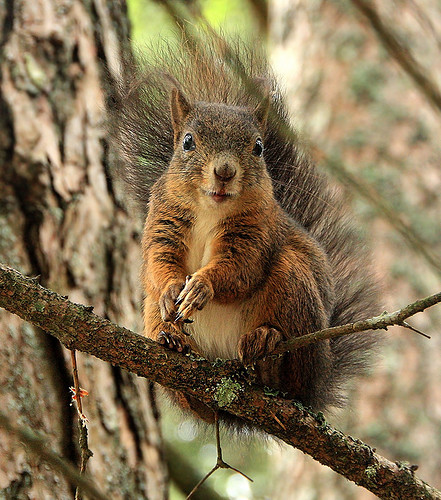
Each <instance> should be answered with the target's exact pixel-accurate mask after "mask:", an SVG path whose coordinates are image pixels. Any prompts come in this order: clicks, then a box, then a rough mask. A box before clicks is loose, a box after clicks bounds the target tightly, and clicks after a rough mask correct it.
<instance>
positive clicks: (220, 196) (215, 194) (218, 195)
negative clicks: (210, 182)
mask: <svg viewBox="0 0 441 500" xmlns="http://www.w3.org/2000/svg"><path fill="white" fill-rule="evenodd" d="M207 194H208V195H209V196H211V198H212V199H213V200H214V201H215V202H216V203H222V202H224V201H225V200H226V199H227V198H230V197H231V196H233V193H227V192H226V191H225V189H221V190H219V191H208V193H207Z"/></svg>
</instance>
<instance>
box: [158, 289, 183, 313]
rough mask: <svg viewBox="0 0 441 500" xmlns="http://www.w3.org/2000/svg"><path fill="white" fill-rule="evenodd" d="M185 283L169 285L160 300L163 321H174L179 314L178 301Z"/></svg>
mask: <svg viewBox="0 0 441 500" xmlns="http://www.w3.org/2000/svg"><path fill="white" fill-rule="evenodd" d="M184 286H185V283H172V284H171V285H169V286H168V287H167V288H166V290H165V291H164V293H163V294H162V295H161V297H160V299H159V310H160V312H161V318H162V321H165V322H170V321H174V320H175V317H176V313H177V305H176V300H177V298H178V296H179V294H180V293H181V291H182V289H183V288H184Z"/></svg>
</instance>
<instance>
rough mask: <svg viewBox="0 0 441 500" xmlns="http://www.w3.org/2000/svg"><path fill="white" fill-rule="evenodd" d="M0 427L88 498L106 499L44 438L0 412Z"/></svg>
mask: <svg viewBox="0 0 441 500" xmlns="http://www.w3.org/2000/svg"><path fill="white" fill-rule="evenodd" d="M0 427H1V428H3V429H5V430H6V431H8V432H9V433H10V434H12V435H14V436H16V437H17V438H18V439H19V440H20V441H21V442H22V443H23V444H25V445H26V448H28V449H29V450H30V451H31V452H32V453H33V454H34V455H36V456H37V457H39V458H40V459H41V460H43V461H44V462H45V463H46V464H48V465H49V466H50V467H52V469H53V470H55V471H57V472H59V473H60V474H62V475H63V476H64V477H65V478H66V480H67V481H68V482H69V483H70V484H73V485H77V486H78V487H81V490H82V491H83V493H85V494H87V495H88V496H89V498H93V499H97V500H106V499H108V497H107V496H105V495H104V494H103V493H101V492H100V491H99V490H98V489H97V488H96V486H95V485H94V484H93V483H92V481H91V480H90V479H89V478H87V477H85V476H84V475H81V474H79V473H78V471H77V470H76V469H75V468H74V467H73V466H72V465H70V464H69V463H68V462H67V461H66V460H64V459H63V458H62V457H60V456H59V455H58V454H57V453H55V452H54V451H52V450H51V449H50V448H49V446H48V443H47V441H46V440H45V439H43V438H41V437H40V436H38V435H37V434H35V433H34V432H33V431H31V429H28V428H26V427H18V426H17V425H15V424H12V423H11V421H10V420H9V419H8V418H7V417H6V415H4V414H3V413H0Z"/></svg>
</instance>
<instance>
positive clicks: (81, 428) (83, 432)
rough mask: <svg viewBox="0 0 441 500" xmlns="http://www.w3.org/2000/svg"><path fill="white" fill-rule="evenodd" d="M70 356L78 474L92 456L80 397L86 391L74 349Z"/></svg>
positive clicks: (79, 494)
mask: <svg viewBox="0 0 441 500" xmlns="http://www.w3.org/2000/svg"><path fill="white" fill-rule="evenodd" d="M70 356H71V360H72V374H73V381H74V388H73V390H72V388H71V390H72V392H73V396H72V400H74V401H75V403H76V406H77V412H78V416H79V419H78V432H79V438H78V441H79V444H80V449H81V464H80V474H84V472H85V471H86V467H87V461H88V460H89V458H90V457H92V456H93V453H92V452H91V450H90V449H89V444H88V439H87V425H86V423H87V418H86V416H85V415H84V413H83V403H82V398H83V396H85V395H87V391H85V390H84V389H81V388H80V382H79V380H78V366H77V358H76V351H75V350H74V349H72V350H71V351H70ZM75 500H81V492H80V488H79V487H77V489H76V491H75Z"/></svg>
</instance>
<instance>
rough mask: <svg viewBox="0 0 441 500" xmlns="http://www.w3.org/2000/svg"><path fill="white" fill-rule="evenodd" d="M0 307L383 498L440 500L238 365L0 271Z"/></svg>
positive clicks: (408, 472) (399, 467)
mask: <svg viewBox="0 0 441 500" xmlns="http://www.w3.org/2000/svg"><path fill="white" fill-rule="evenodd" d="M0 307H3V308H5V309H7V310H8V311H10V312H13V313H15V314H18V315H19V316H20V317H21V318H23V319H25V320H27V321H30V322H31V323H33V324H35V325H37V326H39V327H40V328H42V329H43V330H45V331H46V332H48V333H50V334H51V335H54V336H55V337H57V338H58V339H59V340H60V341H61V342H62V343H63V344H64V345H65V346H66V347H67V348H68V349H76V350H79V351H83V352H86V353H88V354H91V355H93V356H96V357H98V358H100V359H102V360H104V361H107V362H110V363H112V364H114V365H117V366H120V367H121V368H124V369H126V370H129V371H131V372H133V373H135V374H137V375H139V376H142V377H146V378H149V379H150V380H154V381H156V382H158V383H160V384H162V385H164V386H165V387H168V388H169V389H174V390H179V391H183V392H185V393H187V394H189V395H191V396H193V397H195V398H197V399H199V400H200V401H202V402H203V403H205V404H206V405H208V406H210V407H211V408H213V409H219V408H222V409H224V410H226V411H228V412H230V413H231V414H233V415H236V416H238V417H240V418H242V419H243V420H245V421H246V422H249V423H250V424H253V425H255V426H258V427H259V428H260V429H262V430H264V431H266V432H267V433H269V434H272V435H273V436H276V437H278V438H279V439H282V440H283V441H285V442H286V443H287V444H289V445H291V446H294V447H296V448H298V449H300V450H302V451H303V452H304V453H307V454H309V455H311V456H312V457H313V458H315V459H316V460H318V461H319V462H321V463H322V464H324V465H327V466H329V467H330V468H331V469H333V470H334V471H336V472H338V473H339V474H341V475H343V476H345V477H346V478H347V479H349V480H351V481H354V482H355V483H356V484H358V485H360V486H363V487H365V488H367V489H368V490H369V491H371V492H372V493H374V494H376V495H377V496H380V497H381V498H397V497H401V498H424V499H439V500H441V492H440V491H438V490H436V489H435V488H433V487H432V486H430V485H428V484H426V483H425V482H424V481H422V480H421V479H419V478H417V477H416V476H415V475H414V467H408V466H406V465H403V464H400V463H393V462H390V461H389V460H387V459H386V458H384V457H382V456H380V455H378V454H377V453H375V451H374V450H373V449H372V448H371V447H370V446H368V445H366V444H364V443H362V442H361V441H359V440H356V439H353V438H352V437H350V436H346V435H344V434H343V433H342V432H340V431H338V430H336V429H333V428H332V427H330V426H329V425H328V424H327V423H326V422H325V420H324V418H323V415H321V414H318V415H315V414H313V413H311V412H309V411H308V410H307V409H305V408H304V407H302V406H301V405H299V404H297V403H296V402H294V401H288V400H284V399H282V398H280V397H275V396H272V395H269V394H266V393H265V390H264V389H263V388H261V387H258V386H256V385H253V384H252V383H251V382H250V379H249V377H247V374H246V371H245V369H244V368H243V367H242V365H241V364H240V363H239V362H237V361H223V362H215V363H210V362H208V361H206V360H203V359H196V358H194V357H192V356H184V355H182V354H179V353H176V352H170V351H167V350H166V349H165V348H163V347H162V346H161V345H159V344H158V343H156V342H153V341H152V340H149V339H147V338H144V337H142V336H141V335H137V334H136V333H133V332H131V331H129V330H126V329H125V328H121V327H119V326H117V325H114V324H113V323H111V322H110V321H107V320H105V319H103V318H100V317H98V316H96V315H95V314H93V313H91V312H90V308H87V307H85V306H82V305H78V304H74V303H72V302H70V301H69V300H67V299H66V298H64V297H62V296H60V295H58V294H56V293H54V292H52V291H50V290H47V289H45V288H43V287H42V286H40V285H39V284H38V283H36V282H35V280H33V279H32V278H26V277H24V276H23V275H21V274H20V273H18V272H17V271H15V270H13V269H11V268H8V267H6V266H4V265H2V264H0Z"/></svg>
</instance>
